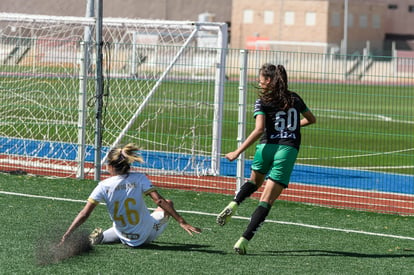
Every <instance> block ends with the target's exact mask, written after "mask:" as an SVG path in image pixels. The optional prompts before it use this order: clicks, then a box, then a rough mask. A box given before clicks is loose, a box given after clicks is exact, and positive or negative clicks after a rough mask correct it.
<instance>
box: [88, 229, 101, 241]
mask: <svg viewBox="0 0 414 275" xmlns="http://www.w3.org/2000/svg"><path fill="white" fill-rule="evenodd" d="M102 240H103V230H102V228H99V227H98V228H95V229H94V230H93V231H92V233H91V234H90V235H89V243H90V244H91V245H97V244H100V243H101V242H102Z"/></svg>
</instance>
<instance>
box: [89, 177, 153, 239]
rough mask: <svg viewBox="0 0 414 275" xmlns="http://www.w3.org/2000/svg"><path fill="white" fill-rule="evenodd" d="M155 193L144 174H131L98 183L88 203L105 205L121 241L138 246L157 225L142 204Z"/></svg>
mask: <svg viewBox="0 0 414 275" xmlns="http://www.w3.org/2000/svg"><path fill="white" fill-rule="evenodd" d="M154 190H155V188H154V187H153V186H152V184H151V182H150V181H149V179H148V178H147V177H146V176H145V175H144V174H140V173H129V174H126V175H119V176H113V177H110V178H108V179H105V180H103V181H101V182H99V183H98V185H97V186H96V187H95V189H94V190H93V191H92V193H91V195H90V196H89V199H88V201H89V202H91V203H94V204H98V203H99V202H105V203H106V207H107V209H108V212H109V215H110V216H111V219H112V221H113V224H114V229H115V232H116V234H117V235H118V237H119V239H120V240H121V241H122V242H123V243H125V244H128V245H130V246H138V245H141V244H142V243H144V242H145V240H146V239H147V238H148V236H149V234H150V233H151V230H152V229H153V227H154V224H155V223H156V222H157V221H156V220H155V219H154V218H153V217H152V216H151V215H150V212H149V210H148V208H147V206H146V205H145V202H144V200H143V196H144V195H146V194H148V193H150V192H152V191H154Z"/></svg>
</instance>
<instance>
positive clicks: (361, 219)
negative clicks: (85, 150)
mask: <svg viewBox="0 0 414 275" xmlns="http://www.w3.org/2000/svg"><path fill="white" fill-rule="evenodd" d="M95 185H96V182H94V181H92V180H75V179H62V178H52V179H51V178H45V177H39V176H26V175H21V176H15V175H8V174H1V177H0V204H1V206H2V207H1V208H0V215H1V217H2V230H1V231H0V243H1V245H2V247H7V249H3V250H1V251H0V265H1V266H2V273H3V274H26V273H35V274H74V273H76V274H137V273H140V272H141V273H145V274H155V273H160V272H161V271H163V272H166V273H168V274H236V273H238V274H251V272H252V270H254V271H255V272H257V273H261V274H272V273H275V272H276V271H277V273H278V274H412V270H413V269H414V263H413V261H412V259H413V258H414V235H413V229H412V224H413V222H414V217H412V216H398V215H390V214H379V213H370V212H363V211H352V210H344V209H334V208H326V207H318V206H314V205H309V204H303V203H294V202H286V201H278V202H276V204H275V205H274V207H273V208H272V211H271V212H270V214H269V216H268V219H267V222H265V224H264V225H263V226H262V228H261V229H260V230H259V232H258V233H257V235H256V236H255V238H254V239H253V240H252V242H251V244H250V245H249V250H248V254H247V255H245V256H240V255H236V254H234V252H233V250H232V246H233V245H234V243H235V241H236V240H237V239H238V237H239V236H240V235H241V233H242V232H243V230H244V228H245V226H246V225H247V220H248V217H249V216H250V214H251V212H252V211H253V210H254V208H255V207H256V206H257V200H256V199H248V200H246V201H245V202H244V203H243V205H241V207H240V208H239V209H238V212H237V214H236V216H235V218H234V219H232V221H231V222H230V223H229V224H228V225H226V226H225V227H220V226H218V225H216V223H215V216H216V213H218V212H220V211H221V208H222V207H224V206H225V205H226V204H227V203H228V201H229V200H231V198H232V196H231V195H223V194H213V193H207V192H194V191H186V190H173V189H165V188H159V190H160V193H161V194H162V195H163V196H164V197H166V198H169V199H172V200H173V201H174V203H175V205H176V208H177V209H178V211H179V212H180V213H181V214H182V215H183V216H184V218H185V219H186V220H187V221H188V222H190V223H191V224H193V225H195V226H198V227H200V228H202V229H203V233H202V234H200V235H195V236H192V237H191V236H189V235H188V234H187V233H186V232H184V231H183V230H182V229H181V228H180V227H179V225H178V224H177V223H176V222H175V221H171V222H170V225H169V227H168V228H167V230H166V231H165V232H164V234H163V235H162V236H161V237H160V238H159V239H158V240H157V241H156V242H154V243H153V244H152V245H149V246H145V247H142V248H140V249H136V250H131V249H127V248H125V247H123V246H122V245H101V246H97V247H95V248H94V249H93V250H92V251H90V252H89V253H87V254H84V255H80V256H75V257H72V258H69V259H66V260H64V261H62V262H58V263H55V264H49V265H43V266H39V265H38V264H37V260H36V259H37V258H38V253H37V251H38V250H39V245H41V244H42V243H47V242H51V241H52V240H56V239H58V238H59V236H60V235H61V234H62V232H63V231H64V230H65V228H66V227H67V226H68V225H69V224H70V222H71V221H72V219H73V218H74V217H75V216H76V214H77V213H78V212H79V210H80V209H81V208H82V207H83V203H84V202H85V200H86V198H87V196H88V195H89V193H90V192H91V191H92V189H93V188H94V186H95ZM145 200H146V202H147V204H148V206H149V207H151V208H152V207H154V206H155V205H153V204H152V202H151V201H150V200H149V198H148V197H145ZM109 226H111V222H110V221H109V219H108V214H107V212H106V209H105V207H104V206H98V207H97V208H96V209H95V211H94V213H93V214H92V215H91V217H90V218H89V219H88V221H87V223H85V225H84V227H83V229H84V230H87V231H89V232H90V231H91V230H92V229H93V228H95V227H103V228H107V227H109ZM160 270H161V271H160Z"/></svg>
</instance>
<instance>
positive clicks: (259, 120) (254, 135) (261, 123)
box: [225, 114, 265, 161]
mask: <svg viewBox="0 0 414 275" xmlns="http://www.w3.org/2000/svg"><path fill="white" fill-rule="evenodd" d="M264 129H265V116H264V115H263V114H258V115H256V124H255V127H254V129H253V131H252V132H251V133H250V135H249V136H248V137H247V138H246V139H245V140H244V142H243V143H242V144H241V145H240V147H239V148H237V149H236V150H235V151H233V152H230V153H227V154H226V156H225V157H226V159H228V160H230V161H233V160H235V159H237V158H238V157H239V155H240V154H241V153H243V152H244V151H246V149H247V148H249V147H250V146H251V145H252V144H253V143H255V142H256V141H257V140H258V139H259V138H260V137H261V136H262V134H263V132H264Z"/></svg>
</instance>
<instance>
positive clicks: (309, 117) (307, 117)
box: [300, 109, 316, 127]
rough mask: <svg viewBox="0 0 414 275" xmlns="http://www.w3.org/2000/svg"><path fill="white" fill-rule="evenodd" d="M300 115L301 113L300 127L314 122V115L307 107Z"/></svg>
mask: <svg viewBox="0 0 414 275" xmlns="http://www.w3.org/2000/svg"><path fill="white" fill-rule="evenodd" d="M302 115H303V118H302V119H301V120H300V126H301V127H305V126H308V125H311V124H314V123H316V117H315V116H314V115H313V113H312V112H311V111H310V110H309V109H307V110H306V111H305V112H303V113H302Z"/></svg>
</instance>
